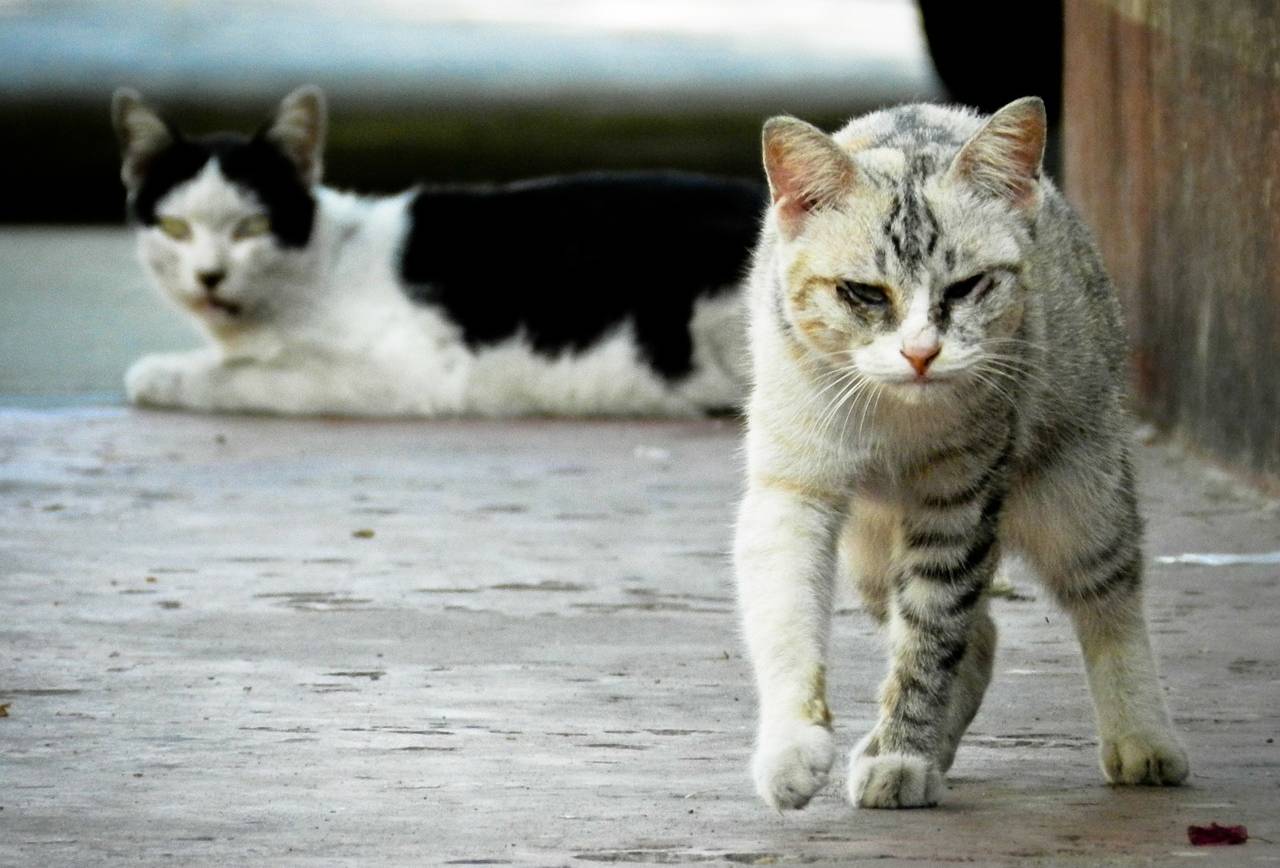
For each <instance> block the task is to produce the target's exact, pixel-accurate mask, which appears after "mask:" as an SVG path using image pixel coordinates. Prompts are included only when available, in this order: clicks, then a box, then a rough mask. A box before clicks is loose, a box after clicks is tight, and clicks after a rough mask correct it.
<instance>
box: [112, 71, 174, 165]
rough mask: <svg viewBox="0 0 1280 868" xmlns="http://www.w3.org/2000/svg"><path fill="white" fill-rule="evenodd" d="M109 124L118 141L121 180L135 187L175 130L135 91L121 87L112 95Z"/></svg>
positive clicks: (172, 140)
mask: <svg viewBox="0 0 1280 868" xmlns="http://www.w3.org/2000/svg"><path fill="white" fill-rule="evenodd" d="M111 125H112V126H114V127H115V130H116V138H118V139H119V140H120V159H121V163H120V180H122V181H124V185H125V187H126V188H127V189H129V190H136V189H138V187H139V186H141V185H142V181H143V179H144V178H146V176H147V166H149V165H150V164H151V160H152V159H153V158H154V157H155V156H156V154H158V153H160V152H161V151H163V150H164V149H165V148H167V147H169V146H170V145H171V144H173V142H174V139H175V138H176V137H177V133H175V132H174V130H173V128H172V127H170V126H169V125H168V124H167V123H165V122H164V120H163V119H162V118H161V117H160V115H158V114H156V113H155V110H154V109H152V108H151V107H150V106H148V105H147V104H146V103H144V102H143V101H142V96H141V95H140V94H139V93H138V92H137V91H136V90H132V89H130V88H127V87H122V88H120V89H119V90H117V91H116V92H115V94H114V95H113V96H112V97H111Z"/></svg>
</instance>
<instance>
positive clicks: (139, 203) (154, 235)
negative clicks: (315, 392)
mask: <svg viewBox="0 0 1280 868" xmlns="http://www.w3.org/2000/svg"><path fill="white" fill-rule="evenodd" d="M323 112H324V109H323V98H322V97H320V95H319V92H318V91H315V90H313V89H302V90H300V91H296V92H295V93H294V94H291V95H290V96H289V97H288V98H287V99H286V100H285V102H284V103H282V104H281V108H280V111H279V113H278V114H277V117H276V119H275V121H274V123H273V124H272V125H271V126H270V127H268V128H266V129H264V131H262V132H261V133H259V134H258V135H256V136H253V137H246V136H238V135H231V134H219V135H215V136H209V137H204V138H194V139H192V138H186V137H184V136H182V135H181V134H180V133H178V132H176V131H175V130H174V129H173V128H172V127H170V126H168V125H167V124H165V123H164V122H163V121H162V120H160V119H159V117H158V116H157V115H155V113H154V112H152V111H151V109H149V108H148V107H146V106H145V105H143V104H142V103H141V101H140V100H139V99H138V98H137V97H136V95H134V94H132V93H130V92H121V93H119V94H117V96H116V102H115V106H114V114H115V120H116V128H117V131H118V132H119V134H120V139H121V143H122V145H123V148H124V168H123V170H122V177H123V178H124V181H125V184H126V187H127V188H128V192H129V206H130V212H131V216H132V217H133V218H134V221H135V223H136V225H137V231H138V243H139V251H140V254H141V257H142V260H143V263H144V264H145V266H146V267H147V270H148V271H149V272H150V274H151V276H152V277H153V278H154V280H155V282H156V284H157V285H158V286H159V287H160V289H161V290H162V291H163V292H164V293H165V294H166V295H167V296H169V297H170V298H171V299H172V300H173V301H175V302H177V303H178V304H179V305H181V306H182V307H184V308H186V309H187V310H189V311H190V312H192V313H193V314H194V315H196V316H197V317H198V318H200V319H201V320H202V321H203V322H205V323H206V324H207V325H209V326H210V327H212V328H214V329H215V330H217V331H226V330H228V329H234V328H235V327H237V326H238V325H242V324H244V323H246V322H257V321H262V320H265V319H269V318H270V316H271V313H272V309H273V305H274V304H275V303H276V302H277V301H279V299H277V298H276V297H275V295H274V293H273V290H274V289H275V284H276V283H278V281H273V279H272V278H273V276H275V275H277V274H279V273H280V272H281V271H282V270H284V269H285V268H287V267H288V265H289V262H290V260H291V259H294V258H296V257H298V256H299V255H300V254H301V252H303V251H305V250H306V248H307V245H308V242H309V241H310V237H311V231H312V223H313V220H314V212H315V199H314V196H313V188H314V185H315V184H316V182H317V181H318V178H319V149H320V143H321V140H322V137H323Z"/></svg>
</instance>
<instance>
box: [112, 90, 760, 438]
mask: <svg viewBox="0 0 1280 868" xmlns="http://www.w3.org/2000/svg"><path fill="white" fill-rule="evenodd" d="M112 115H113V121H114V124H115V128H116V131H117V134H118V136H119V138H120V142H121V147H122V151H123V168H122V171H121V175H122V178H123V180H124V183H125V186H126V188H127V190H128V204H129V210H130V215H131V217H132V219H133V221H134V223H135V225H136V227H137V233H138V246H139V252H140V255H141V259H142V262H143V264H144V266H145V269H146V271H147V272H148V274H150V276H151V278H152V279H153V280H154V282H155V283H156V285H157V286H158V287H159V288H160V290H161V291H162V293H163V294H164V295H165V296H167V297H168V298H170V299H171V300H173V301H175V302H176V303H177V304H178V305H179V306H180V307H182V308H184V309H185V310H187V311H188V312H189V313H190V314H191V315H193V316H194V317H195V318H196V319H197V320H198V321H199V322H200V324H201V325H202V326H203V328H204V330H205V332H206V333H207V334H208V336H209V338H210V345H209V346H208V347H207V348H205V349H203V350H199V351H195V352H188V353H179V354H165V355H153V356H146V357H144V358H142V359H141V360H139V361H138V362H136V363H135V364H134V365H133V366H132V367H131V368H130V370H129V372H128V374H127V376H126V389H127V393H128V397H129V400H130V401H132V402H134V403H137V404H146V405H152V406H164V407H184V408H189V409H196V410H213V411H220V410H225V411H247V412H262V413H332V414H351V415H421V416H432V415H443V414H481V415H515V414H528V413H550V414H655V415H695V414H699V413H702V412H706V411H709V410H717V409H724V408H731V407H735V406H737V405H738V404H739V402H740V400H741V398H742V396H743V393H744V391H745V349H744V335H743V324H742V319H743V316H742V294H741V291H740V284H741V281H742V279H743V276H744V274H745V270H746V263H747V258H748V255H749V251H750V248H751V246H752V243H753V239H754V235H755V231H756V229H757V226H758V222H759V216H760V214H761V212H762V209H763V205H764V198H763V192H762V190H760V189H758V188H757V187H756V186H755V185H753V184H752V183H750V182H745V181H731V180H723V179H712V178H705V177H700V176H694V175H685V174H677V173H622V174H584V175H574V176H566V177H559V178H549V179H542V180H533V181H526V182H521V183H516V184H511V185H507V186H498V187H484V188H481V187H474V186H468V187H444V188H416V189H412V190H409V191H407V192H405V193H402V194H400V195H396V196H387V197H363V196H356V195H352V194H350V193H345V192H338V191H336V190H332V189H329V188H327V187H323V186H320V183H319V182H320V176H321V160H322V151H323V144H324V138H325V128H326V121H325V100H324V95H323V94H322V93H321V91H320V90H319V89H318V88H315V87H303V88H300V89H298V90H296V91H294V92H293V93H291V94H290V95H289V96H287V97H286V98H285V99H284V101H283V102H282V103H281V104H280V106H279V109H278V111H277V112H276V115H275V117H274V119H273V120H272V121H271V122H270V123H269V125H268V126H266V127H265V128H264V129H263V130H262V131H260V132H259V133H258V134H256V135H254V136H252V137H245V136H241V135H235V134H226V133H223V134H217V135H212V136H206V137H201V138H188V137H186V136H184V135H182V134H181V133H180V132H178V131H177V130H176V129H175V128H174V127H173V126H171V125H170V124H168V123H166V122H165V121H164V120H162V119H161V118H160V116H159V115H157V114H156V113H155V112H154V111H153V110H152V109H151V108H149V107H148V106H146V105H145V104H144V103H143V102H142V100H141V98H140V97H139V95H138V94H137V93H136V92H133V91H130V90H120V91H118V92H117V93H116V94H115V98H114V101H113V105H112Z"/></svg>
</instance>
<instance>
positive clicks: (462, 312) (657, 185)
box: [401, 172, 766, 380]
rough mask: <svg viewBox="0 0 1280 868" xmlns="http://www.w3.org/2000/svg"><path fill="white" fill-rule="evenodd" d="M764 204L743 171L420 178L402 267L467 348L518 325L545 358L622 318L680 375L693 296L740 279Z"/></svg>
mask: <svg viewBox="0 0 1280 868" xmlns="http://www.w3.org/2000/svg"><path fill="white" fill-rule="evenodd" d="M765 204H766V201H765V195H764V190H763V188H762V187H761V186H760V185H758V184H756V183H753V182H748V181H733V180H727V179H716V178H707V177H700V176H696V175H686V174H676V173H658V172H652V173H645V172H638V173H598V174H584V175H572V176H566V177H560V178H547V179H540V180H536V181H525V182H521V183H517V184H512V185H509V186H501V187H472V186H468V187H442V188H434V189H424V190H422V191H421V192H419V193H418V195H417V196H416V198H415V199H414V201H413V204H412V206H411V209H410V214H411V218H412V223H411V226H410V229H409V235H408V238H407V239H406V242H405V247H404V251H403V255H402V259H401V274H402V277H403V278H404V282H405V284H406V286H407V287H408V292H409V294H410V296H411V297H412V298H413V299H414V300H415V301H417V302H419V303H422V304H430V305H437V306H439V307H441V308H443V309H444V310H445V312H446V313H447V314H448V316H449V318H450V319H452V320H453V321H454V322H456V323H457V324H458V325H459V326H460V327H461V328H462V330H463V334H464V337H465V339H466V341H467V343H468V345H470V346H473V347H475V346H484V345H486V344H493V343H497V342H500V341H503V340H505V339H507V338H509V337H511V336H512V335H514V334H516V333H517V332H522V333H523V334H524V335H526V336H527V338H528V340H529V341H530V342H531V343H532V345H533V347H534V349H535V350H537V351H538V352H540V353H543V354H546V355H547V356H556V355H559V354H561V353H563V352H566V351H571V352H572V351H581V350H584V349H586V348H588V347H590V346H591V345H592V344H594V343H595V342H596V341H598V340H599V339H600V338H601V337H603V336H604V335H605V334H606V333H608V332H609V331H611V330H612V329H614V328H616V327H618V326H620V325H622V324H623V323H626V322H629V323H631V325H632V327H633V328H634V329H635V334H636V338H637V341H638V343H639V345H640V347H641V348H642V350H643V351H644V353H645V356H646V358H647V360H648V362H649V364H650V365H651V366H652V367H653V369H654V370H655V371H656V372H657V373H659V374H660V375H662V376H663V377H665V378H666V379H668V380H678V379H679V378H681V377H683V376H685V375H687V374H688V373H690V371H691V370H692V351H693V345H692V338H691V336H690V333H689V319H690V315H691V313H692V311H693V306H694V303H695V302H696V301H697V300H698V299H699V298H701V297H703V296H711V295H714V294H716V293H718V292H719V291H720V290H722V289H725V288H728V287H731V286H733V285H735V284H737V283H738V282H739V281H741V280H742V278H743V277H744V275H745V272H746V267H747V260H748V256H749V253H750V250H751V247H752V245H753V244H754V243H755V238H756V231H757V229H758V227H759V222H760V215H761V213H762V212H763V210H764V207H765Z"/></svg>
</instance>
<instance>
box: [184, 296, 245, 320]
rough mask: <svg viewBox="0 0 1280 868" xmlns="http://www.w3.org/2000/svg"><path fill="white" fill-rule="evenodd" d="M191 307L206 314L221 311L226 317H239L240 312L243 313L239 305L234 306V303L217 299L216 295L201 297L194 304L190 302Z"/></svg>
mask: <svg viewBox="0 0 1280 868" xmlns="http://www.w3.org/2000/svg"><path fill="white" fill-rule="evenodd" d="M191 306H192V307H193V308H195V309H196V310H197V311H201V312H206V313H209V312H213V311H221V312H222V313H224V314H226V315H227V316H232V317H235V316H240V314H241V312H242V311H243V308H242V307H241V306H240V305H238V304H236V303H235V302H234V301H227V300H226V299H224V298H218V297H217V296H216V295H208V294H206V295H203V296H201V297H200V298H198V299H196V300H195V301H194V302H192V305H191Z"/></svg>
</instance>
